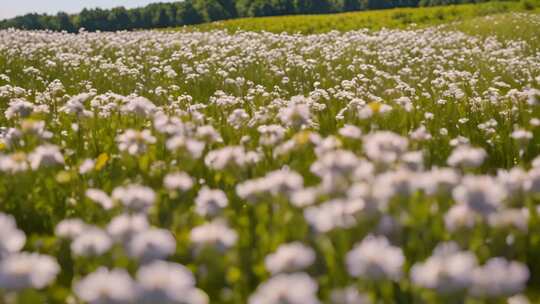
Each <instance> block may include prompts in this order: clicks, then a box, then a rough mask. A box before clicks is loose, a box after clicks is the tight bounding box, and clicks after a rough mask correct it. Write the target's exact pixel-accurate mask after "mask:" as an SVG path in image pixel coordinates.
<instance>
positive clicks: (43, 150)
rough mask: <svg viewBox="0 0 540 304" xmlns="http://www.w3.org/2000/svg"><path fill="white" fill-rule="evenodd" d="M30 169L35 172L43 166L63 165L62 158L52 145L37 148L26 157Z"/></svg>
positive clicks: (56, 148) (57, 149)
mask: <svg viewBox="0 0 540 304" xmlns="http://www.w3.org/2000/svg"><path fill="white" fill-rule="evenodd" d="M28 160H29V161H30V167H31V168H32V169H33V170H37V169H39V168H41V167H45V166H53V165H63V164H64V156H63V155H62V153H61V152H60V149H59V148H58V147H57V146H54V145H42V146H39V147H37V148H36V149H35V150H34V152H32V153H31V154H30V155H29V156H28Z"/></svg>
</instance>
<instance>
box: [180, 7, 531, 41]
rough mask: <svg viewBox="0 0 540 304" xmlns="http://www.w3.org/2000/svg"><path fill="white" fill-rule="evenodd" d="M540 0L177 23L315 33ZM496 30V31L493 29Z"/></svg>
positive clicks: (460, 17) (462, 17)
mask: <svg viewBox="0 0 540 304" xmlns="http://www.w3.org/2000/svg"><path fill="white" fill-rule="evenodd" d="M539 8H540V1H538V0H522V1H500V2H499V1H493V2H485V3H478V4H460V5H447V6H434V7H423V8H393V9H385V10H372V11H360V12H349V13H340V14H320V15H295V16H275V17H256V18H240V19H232V20H224V21H216V22H210V23H204V24H200V25H193V26H184V27H180V28H179V29H181V30H188V31H189V30H195V31H210V30H226V31H228V32H230V33H234V32H236V31H259V32H260V31H264V32H271V33H282V32H286V33H290V34H294V33H301V34H316V33H326V32H330V31H340V32H345V31H352V30H362V29H369V30H381V29H384V28H392V29H396V28H398V29H414V28H425V27H429V26H436V25H444V24H448V23H452V22H459V23H466V22H472V23H476V21H477V19H478V17H485V16H494V15H499V14H508V13H511V12H514V13H518V12H538V11H539ZM493 32H494V33H496V32H497V31H493Z"/></svg>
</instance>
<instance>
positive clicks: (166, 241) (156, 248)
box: [127, 228, 176, 262]
mask: <svg viewBox="0 0 540 304" xmlns="http://www.w3.org/2000/svg"><path fill="white" fill-rule="evenodd" d="M175 250H176V240H175V238H174V236H173V235H172V234H171V232H170V231H169V230H166V229H157V228H151V229H148V230H144V231H142V232H137V233H135V234H134V235H133V237H132V238H131V240H130V241H129V243H128V245H127V252H128V254H129V256H131V257H133V258H137V259H140V260H142V261H145V262H146V261H151V260H155V259H162V258H165V257H167V256H169V255H171V254H173V253H174V251H175Z"/></svg>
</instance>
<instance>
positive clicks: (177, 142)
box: [166, 135, 206, 159]
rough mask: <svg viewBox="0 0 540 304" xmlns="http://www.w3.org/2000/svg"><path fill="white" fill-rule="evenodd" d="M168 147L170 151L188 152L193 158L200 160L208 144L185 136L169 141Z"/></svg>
mask: <svg viewBox="0 0 540 304" xmlns="http://www.w3.org/2000/svg"><path fill="white" fill-rule="evenodd" d="M166 146H167V149H168V150H169V151H173V152H177V151H182V152H187V153H189V155H190V156H191V157H192V158H194V159H198V158H200V157H201V156H202V154H203V152H204V148H205V146H206V144H205V143H204V142H202V141H198V140H195V139H191V138H186V137H185V136H183V135H176V136H173V137H171V138H170V139H168V140H167V143H166Z"/></svg>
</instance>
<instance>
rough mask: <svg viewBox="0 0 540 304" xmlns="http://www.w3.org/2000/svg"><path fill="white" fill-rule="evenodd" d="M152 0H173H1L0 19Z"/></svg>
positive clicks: (71, 11) (133, 5)
mask: <svg viewBox="0 0 540 304" xmlns="http://www.w3.org/2000/svg"><path fill="white" fill-rule="evenodd" d="M152 2H173V1H171V0H0V19H5V18H11V17H15V16H18V15H24V14H26V13H48V14H56V13H57V12H59V11H64V12H68V13H77V12H79V11H81V10H82V9H83V8H85V7H87V8H94V7H101V8H111V7H115V6H125V7H138V6H144V5H146V4H149V3H152Z"/></svg>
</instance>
